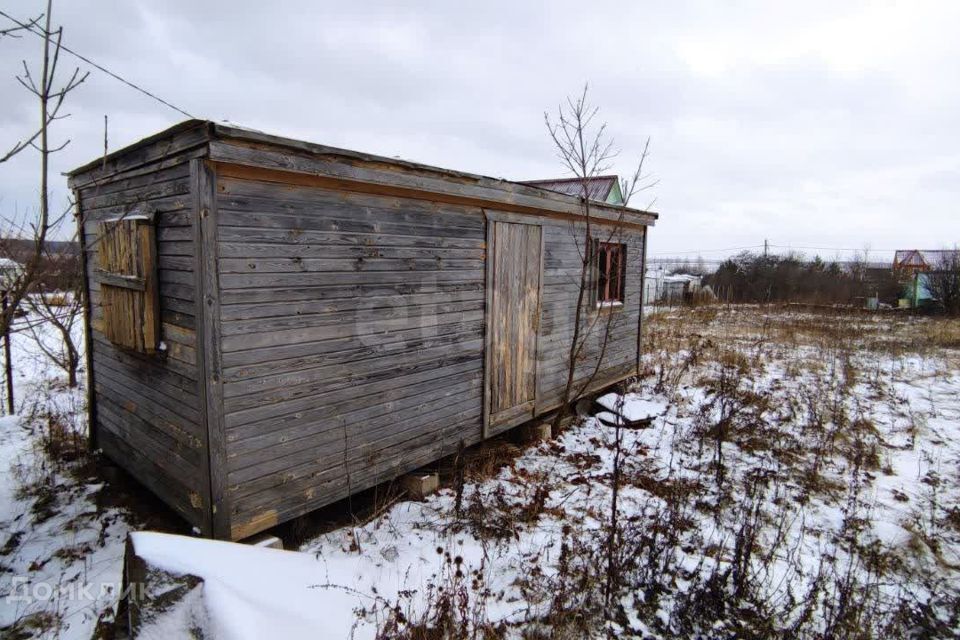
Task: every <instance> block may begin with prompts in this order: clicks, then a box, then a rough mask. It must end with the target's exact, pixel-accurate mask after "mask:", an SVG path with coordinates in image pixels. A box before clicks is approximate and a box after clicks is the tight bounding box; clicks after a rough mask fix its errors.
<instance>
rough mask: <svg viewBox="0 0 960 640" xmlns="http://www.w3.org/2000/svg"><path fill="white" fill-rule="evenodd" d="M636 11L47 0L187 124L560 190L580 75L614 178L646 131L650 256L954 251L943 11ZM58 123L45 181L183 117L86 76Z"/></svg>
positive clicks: (9, 54)
mask: <svg viewBox="0 0 960 640" xmlns="http://www.w3.org/2000/svg"><path fill="white" fill-rule="evenodd" d="M645 4H646V3H643V4H641V3H623V4H619V3H604V2H601V3H596V4H592V5H590V8H589V9H584V5H583V4H582V3H572V2H564V3H542V4H541V3H520V2H514V3H506V2H487V3H478V4H477V5H476V6H472V7H471V6H463V5H464V3H449V2H425V3H419V4H417V5H416V6H413V5H411V4H409V3H403V4H401V3H390V2H379V3H353V4H351V5H343V4H337V5H332V4H328V3H316V2H306V1H304V2H286V3H282V4H281V3H263V2H243V1H241V2H236V1H235V2H232V3H225V2H196V1H193V2H186V1H182V0H170V1H167V2H146V1H140V2H137V1H129V2H121V1H118V0H110V1H97V2H94V1H92V0H85V1H81V0H72V1H70V2H64V1H62V0H61V2H60V3H59V4H58V5H57V6H55V17H56V18H57V19H58V21H59V22H61V23H62V24H63V26H64V30H65V36H64V39H65V42H66V43H67V44H68V46H71V47H73V48H76V49H77V50H78V51H80V52H82V53H84V54H85V55H88V56H90V57H91V58H93V59H95V60H97V61H98V62H100V63H102V64H104V65H105V66H107V67H109V68H111V69H113V70H115V71H117V72H118V73H120V74H122V75H124V76H125V77H128V78H130V79H131V80H134V81H135V82H138V83H140V84H142V85H143V86H145V87H147V88H149V89H151V90H153V91H155V92H156V93H157V94H159V95H161V96H163V97H165V98H166V99H168V100H170V101H172V102H174V103H175V104H177V105H179V106H182V107H183V108H184V109H186V110H187V111H189V112H191V113H193V114H195V115H197V116H200V117H209V118H212V119H215V120H223V119H228V120H230V121H232V122H236V123H239V124H243V125H246V126H252V127H256V128H260V129H263V130H266V131H269V132H272V133H278V134H282V135H289V136H293V137H299V138H305V139H309V140H314V141H317V142H322V143H325V144H331V145H336V146H344V147H348V148H355V149H360V150H364V151H369V152H374V153H381V154H385V155H390V156H401V157H404V158H408V159H412V160H417V161H422V162H427V163H430V164H435V165H441V166H447V167H451V168H455V169H461V170H465V171H474V172H477V173H483V174H486V175H494V176H500V177H506V178H511V179H525V178H540V177H545V176H551V175H558V174H561V173H562V170H561V168H560V166H559V164H558V163H557V161H556V159H555V157H554V154H553V150H552V149H551V147H550V144H549V140H548V138H547V136H546V132H545V130H544V127H543V121H542V118H543V111H544V110H545V109H547V110H552V109H553V108H555V106H556V105H557V103H558V102H560V101H561V100H562V99H563V98H564V97H565V96H566V95H568V94H571V93H575V92H577V91H578V90H579V88H580V86H581V85H582V83H583V82H584V81H586V80H589V81H590V83H591V86H592V98H593V100H594V101H595V102H596V103H597V104H598V105H600V106H601V107H602V109H603V112H602V113H603V115H604V117H605V119H606V120H607V121H608V123H609V128H610V131H611V132H612V133H613V134H614V136H615V137H616V139H617V141H618V143H619V146H620V147H622V149H623V153H622V155H621V157H620V162H619V163H618V165H617V167H616V169H617V170H619V171H621V172H623V173H626V172H628V171H629V170H630V169H631V163H632V161H633V160H635V158H636V157H637V155H638V154H639V152H640V150H641V149H642V145H643V141H644V139H645V138H646V136H648V135H649V136H651V137H652V148H653V156H652V158H651V161H650V168H651V170H652V171H654V172H655V174H656V175H657V177H658V178H659V179H660V184H659V185H658V187H657V189H656V193H655V195H656V198H657V201H656V205H655V209H657V210H658V211H660V212H661V214H662V217H661V222H660V224H659V225H658V227H657V228H656V229H655V231H654V233H653V234H652V243H651V251H652V252H653V253H672V252H680V251H694V250H699V249H711V248H717V247H728V246H730V247H733V246H742V245H754V244H758V243H760V242H762V241H763V239H764V238H769V239H770V240H771V242H774V243H775V244H783V245H786V244H792V245H795V246H827V247H854V248H860V247H863V246H864V245H868V244H869V245H870V246H871V247H873V248H874V249H893V248H896V247H912V246H922V247H938V246H941V245H943V244H952V243H953V242H955V241H958V240H960V237H958V236H960V234H958V229H960V226H958V225H957V223H956V222H955V221H954V218H955V213H954V208H955V203H956V202H957V200H958V198H957V196H958V190H960V187H958V186H957V182H958V181H957V179H956V178H957V174H958V170H960V144H958V143H960V130H958V128H957V126H956V124H955V116H954V114H955V113H956V112H957V108H958V107H960V85H958V84H957V83H956V82H955V76H956V70H957V65H958V62H960V44H958V43H957V42H956V39H955V38H954V37H953V34H952V32H951V25H955V24H956V23H957V18H960V15H958V13H960V9H958V7H957V6H956V5H954V4H951V3H940V4H937V3H930V4H927V3H910V4H909V5H907V4H899V3H894V2H865V3H863V4H859V5H856V4H846V3H845V4H844V5H843V7H842V8H840V9H838V8H837V5H836V4H835V3H827V2H822V3H817V2H815V3H804V4H802V5H799V4H798V5H794V6H788V5H786V4H782V5H781V4H780V3H759V2H757V3H753V2H747V3H737V4H736V5H730V4H729V3H722V5H721V4H718V3H708V2H695V1H693V2H683V3H670V4H669V5H667V4H663V5H653V4H652V3H650V5H648V6H644V5H645ZM5 10H7V11H11V12H15V13H17V14H18V15H20V16H23V17H26V16H28V15H32V14H36V13H38V12H39V11H40V10H41V3H39V2H29V3H27V2H22V3H18V4H17V5H16V6H15V7H12V8H9V9H5ZM38 45H39V40H38V39H35V38H29V37H25V38H21V39H19V40H11V39H7V38H4V39H0V96H2V100H0V102H2V107H3V108H2V109H0V146H9V145H10V144H12V143H13V141H14V140H15V139H16V138H17V136H19V135H22V134H23V132H25V131H27V130H28V129H29V128H30V126H31V123H32V121H33V120H34V119H35V117H36V106H35V105H34V104H33V103H32V102H31V100H30V98H29V96H28V95H27V94H26V93H25V92H24V91H23V90H22V89H21V88H20V87H19V86H18V85H17V84H16V83H15V82H14V80H13V78H12V76H13V74H14V73H16V72H17V71H18V69H19V65H20V59H21V58H24V57H26V58H28V59H35V55H36V52H37V51H38ZM70 64H72V60H71V59H70V58H69V57H67V58H64V70H66V68H67V66H68V65H70ZM81 66H83V65H81ZM69 111H70V112H71V113H72V117H71V118H70V119H68V120H65V121H63V122H61V123H59V124H58V127H57V130H56V138H57V139H60V140H62V139H66V138H70V139H72V143H71V145H70V147H68V148H67V150H65V151H64V152H63V153H61V154H59V155H58V156H57V157H56V160H55V163H54V169H55V170H56V171H57V172H59V171H65V170H68V169H70V168H72V167H74V166H77V165H79V164H81V163H83V162H86V161H88V160H90V159H92V158H94V157H96V156H97V155H98V154H99V153H100V150H101V148H102V121H103V115H104V114H109V116H110V122H111V127H110V128H111V132H110V134H111V135H110V137H111V147H112V148H117V147H119V146H121V145H124V144H127V143H130V142H133V141H135V140H137V139H139V138H140V137H143V136H146V135H149V134H151V133H153V132H155V131H157V130H159V129H161V128H163V127H166V126H169V125H171V124H173V123H175V122H177V121H179V120H181V119H182V116H180V115H179V114H177V113H175V112H174V111H171V110H169V109H167V108H166V107H163V106H162V105H159V104H157V103H156V102H153V101H151V100H149V99H148V98H146V97H144V96H142V95H139V94H137V93H135V92H133V91H132V90H130V89H129V88H127V87H124V86H123V85H121V84H119V83H117V82H116V81H115V80H112V79H110V78H108V77H105V76H103V75H102V74H99V73H97V72H94V73H93V74H92V75H91V77H90V79H89V80H88V82H87V83H86V84H85V85H84V86H83V87H82V88H81V89H79V90H78V91H77V92H76V93H75V94H74V95H73V96H71V100H70V103H69ZM36 164H37V160H36V156H35V154H23V155H22V156H21V157H20V158H17V159H16V160H15V161H13V162H11V163H8V164H7V165H0V213H2V214H3V215H6V216H10V215H11V214H12V212H13V211H14V210H15V209H17V208H19V209H20V210H22V209H23V208H24V207H30V206H33V203H34V201H35V186H34V185H35V183H36V179H35V173H36V169H35V166H36ZM56 186H57V190H56V193H55V198H56V199H58V201H60V202H62V201H63V200H64V199H65V197H66V194H65V191H64V186H65V184H64V182H63V181H62V180H59V179H58V181H57V185H56ZM643 197H644V196H641V200H640V201H637V202H635V203H634V204H638V205H641V204H644V202H643V201H642V198H643ZM824 253H825V254H827V255H830V254H829V252H824ZM711 255H712V254H711Z"/></svg>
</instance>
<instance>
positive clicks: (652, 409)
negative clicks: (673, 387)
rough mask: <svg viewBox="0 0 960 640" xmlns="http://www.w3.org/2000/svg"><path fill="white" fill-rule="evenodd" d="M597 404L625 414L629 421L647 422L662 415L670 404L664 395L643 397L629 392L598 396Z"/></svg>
mask: <svg viewBox="0 0 960 640" xmlns="http://www.w3.org/2000/svg"><path fill="white" fill-rule="evenodd" d="M597 404H599V405H600V406H601V407H603V408H605V409H607V410H608V411H610V412H612V413H613V414H619V415H621V416H623V419H624V420H626V421H627V422H628V423H632V422H646V421H649V420H652V419H653V418H656V417H658V416H662V415H663V414H664V413H666V412H667V409H668V408H669V406H670V405H669V403H667V401H666V400H664V399H663V398H662V397H661V398H650V397H642V396H641V395H640V394H638V393H627V394H625V395H620V394H619V393H608V394H606V395H604V396H600V397H599V398H597ZM602 419H603V418H601V420H602ZM604 422H606V420H604Z"/></svg>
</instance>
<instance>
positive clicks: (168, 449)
mask: <svg viewBox="0 0 960 640" xmlns="http://www.w3.org/2000/svg"><path fill="white" fill-rule="evenodd" d="M190 141H191V142H192V146H196V144H197V142H198V141H199V137H197V138H196V139H194V138H190ZM178 142H182V140H180V139H178ZM173 151H178V152H181V153H180V155H176V154H174V155H169V152H171V146H170V145H169V144H166V145H165V146H164V145H161V144H158V145H156V146H152V147H147V148H145V149H143V150H141V152H140V153H139V154H137V155H136V156H135V157H131V158H125V160H126V161H127V163H128V166H127V167H126V170H125V171H123V172H122V173H120V174H117V175H113V176H110V177H105V178H103V179H102V180H101V181H100V182H99V184H96V185H94V184H88V185H87V186H83V185H82V181H81V184H79V185H77V189H76V192H77V194H78V198H79V209H80V212H81V214H82V216H83V220H84V224H83V245H84V247H85V252H86V256H85V257H86V269H87V278H88V282H89V287H90V290H89V291H90V322H91V328H92V335H91V341H90V345H91V354H90V362H91V364H92V369H93V377H94V381H95V385H94V390H93V394H92V396H93V400H94V402H95V403H96V407H95V411H93V414H94V415H95V417H96V424H95V425H94V431H95V437H96V442H97V445H98V446H99V447H100V448H102V449H103V451H104V452H105V453H106V454H107V455H108V456H109V457H110V458H112V459H113V460H114V461H115V462H116V463H117V464H119V465H120V466H122V467H123V468H125V469H126V470H127V471H129V472H130V473H131V474H132V475H133V476H134V477H135V478H136V479H137V480H139V481H140V482H141V483H143V484H144V485H145V486H147V487H148V488H149V489H151V490H152V491H153V492H154V493H155V494H156V495H158V496H159V497H160V498H161V499H163V500H164V501H165V502H166V503H167V504H169V505H170V506H171V507H173V508H174V509H175V510H176V511H177V512H178V513H180V515H182V516H183V517H184V518H185V519H186V520H187V521H188V522H191V523H193V524H195V525H198V526H203V524H204V518H205V516H206V511H207V509H206V504H207V489H206V484H205V482H206V477H205V476H206V471H205V467H204V465H205V462H204V457H205V456H206V451H205V449H204V446H203V431H202V430H203V421H202V411H201V407H200V402H199V396H198V375H197V368H196V350H195V349H196V326H195V317H194V316H195V307H194V305H195V291H194V275H193V260H194V258H193V240H192V238H193V234H192V230H191V224H192V220H191V206H192V201H191V198H192V196H191V183H190V170H189V163H188V159H189V156H190V155H195V154H191V153H190V152H184V151H183V145H182V144H181V145H179V146H178V147H177V148H175V149H173ZM138 160H140V161H139V162H138ZM111 169H113V170H123V169H124V167H117V166H112V167H111ZM143 203H149V205H150V206H152V207H153V208H154V209H155V211H156V239H157V252H158V253H157V259H158V268H159V298H160V314H161V324H160V338H161V340H162V341H163V343H164V344H165V346H166V351H165V352H161V353H157V354H155V355H144V354H139V353H135V352H131V351H127V350H123V349H119V348H117V347H116V346H114V345H113V344H112V343H111V342H110V341H109V340H108V339H107V338H106V337H105V336H104V334H103V331H102V328H103V310H102V308H101V306H100V302H101V301H100V285H99V284H98V282H97V275H96V274H95V270H96V268H97V264H98V241H97V237H98V229H99V224H98V223H99V222H100V221H102V220H105V219H109V218H116V217H118V216H122V215H124V214H126V213H128V212H129V211H130V210H131V209H132V208H133V207H135V206H136V205H140V204H143Z"/></svg>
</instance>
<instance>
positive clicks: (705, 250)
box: [650, 244, 763, 256]
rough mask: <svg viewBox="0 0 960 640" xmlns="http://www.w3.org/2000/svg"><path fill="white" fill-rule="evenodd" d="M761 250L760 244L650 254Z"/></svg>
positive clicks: (652, 254) (668, 254)
mask: <svg viewBox="0 0 960 640" xmlns="http://www.w3.org/2000/svg"><path fill="white" fill-rule="evenodd" d="M761 248H763V245H762V244H754V245H750V246H749V247H727V248H726V249H695V250H693V251H669V252H663V253H651V254H650V255H651V256H681V255H693V254H699V253H720V252H723V251H746V250H747V249H761Z"/></svg>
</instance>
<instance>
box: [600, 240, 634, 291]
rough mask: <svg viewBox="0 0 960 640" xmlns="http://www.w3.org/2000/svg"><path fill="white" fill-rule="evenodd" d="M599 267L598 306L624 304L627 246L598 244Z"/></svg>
mask: <svg viewBox="0 0 960 640" xmlns="http://www.w3.org/2000/svg"><path fill="white" fill-rule="evenodd" d="M594 251H595V253H594V255H595V256H596V266H597V272H596V273H597V291H596V299H597V304H601V305H604V304H615V303H618V302H623V293H624V284H625V283H624V280H625V278H626V272H627V270H626V266H627V261H626V255H627V247H626V245H623V244H619V243H615V242H597V243H596V247H595V249H594Z"/></svg>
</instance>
